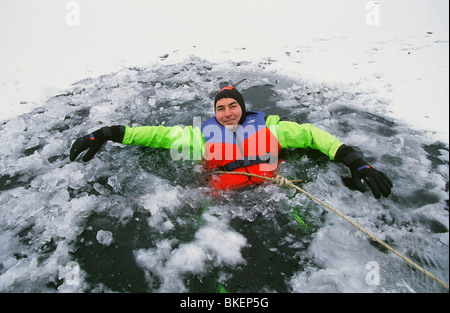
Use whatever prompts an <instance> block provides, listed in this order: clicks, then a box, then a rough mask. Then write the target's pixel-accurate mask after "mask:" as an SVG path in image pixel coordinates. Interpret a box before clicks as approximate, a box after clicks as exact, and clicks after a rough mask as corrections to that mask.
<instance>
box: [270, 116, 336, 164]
mask: <svg viewBox="0 0 450 313" xmlns="http://www.w3.org/2000/svg"><path fill="white" fill-rule="evenodd" d="M266 125H267V127H269V129H270V130H271V131H272V133H273V134H274V135H275V136H276V137H277V138H278V141H279V143H280V145H281V148H312V149H316V150H319V151H321V152H322V153H324V154H325V155H327V156H328V157H329V158H330V159H331V160H334V157H335V155H336V151H337V150H338V148H339V147H340V146H341V145H342V143H341V142H340V140H339V139H338V138H336V137H334V136H333V135H331V134H330V133H328V132H326V131H324V130H322V129H320V128H317V127H315V126H313V125H311V124H298V123H295V122H287V121H280V117H279V116H278V115H269V116H268V117H267V120H266Z"/></svg>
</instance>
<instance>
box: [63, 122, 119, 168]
mask: <svg viewBox="0 0 450 313" xmlns="http://www.w3.org/2000/svg"><path fill="white" fill-rule="evenodd" d="M124 134H125V126H111V127H102V128H100V129H98V130H96V131H94V132H92V133H90V134H89V135H86V136H83V137H81V138H78V139H77V140H75V142H74V143H73V145H72V148H71V149H70V161H74V160H75V159H76V158H77V157H78V155H80V153H81V152H83V151H84V150H86V149H88V148H89V150H88V151H87V152H86V154H85V155H84V156H83V158H82V160H83V161H84V162H87V161H89V160H90V159H92V157H93V156H94V155H95V154H96V153H97V152H98V150H100V148H101V147H102V145H103V144H104V143H105V142H106V141H108V140H112V141H115V142H122V140H123V136H124Z"/></svg>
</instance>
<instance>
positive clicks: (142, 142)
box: [122, 126, 205, 160]
mask: <svg viewBox="0 0 450 313" xmlns="http://www.w3.org/2000/svg"><path fill="white" fill-rule="evenodd" d="M122 144H125V145H139V146H146V147H150V148H164V149H171V150H174V151H178V152H179V153H180V158H181V154H184V153H188V155H189V154H191V157H192V152H194V159H198V160H200V159H201V156H202V155H203V152H204V147H205V138H204V137H203V134H202V132H201V130H200V128H199V127H193V126H186V127H180V126H171V127H166V126H141V127H138V126H136V127H129V126H126V127H125V134H124V137H123V140H122ZM176 153H177V152H174V154H173V155H172V156H173V157H174V156H175V155H176ZM186 157H187V156H186Z"/></svg>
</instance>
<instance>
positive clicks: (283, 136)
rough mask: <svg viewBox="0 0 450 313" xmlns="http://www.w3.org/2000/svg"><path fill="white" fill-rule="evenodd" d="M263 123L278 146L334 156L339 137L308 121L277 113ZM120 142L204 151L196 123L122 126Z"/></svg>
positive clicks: (188, 153)
mask: <svg viewBox="0 0 450 313" xmlns="http://www.w3.org/2000/svg"><path fill="white" fill-rule="evenodd" d="M266 125H267V127H268V128H269V129H270V130H271V132H272V133H273V134H274V135H275V136H276V137H277V138H278V141H279V143H280V146H281V148H312V149H316V150H319V151H321V152H322V153H324V154H325V155H327V156H328V157H329V158H330V159H331V160H334V157H335V155H336V151H337V150H338V148H339V147H340V146H341V145H342V143H341V142H340V141H339V139H337V138H336V137H334V136H333V135H331V134H329V133H328V132H326V131H324V130H321V129H319V128H317V127H315V126H313V125H311V124H309V123H307V124H298V123H295V122H288V121H280V117H279V116H278V115H269V116H267V119H266ZM122 144H125V145H140V146H147V147H151V148H164V149H172V150H175V151H178V152H180V154H178V153H176V154H173V155H172V156H178V157H179V158H182V157H183V158H185V159H186V158H191V159H192V158H193V159H196V160H200V159H201V157H202V156H203V153H204V151H205V138H204V136H203V134H202V131H201V129H200V125H194V126H186V127H181V126H172V127H166V126H136V127H129V126H126V127H125V134H124V137H123V140H122Z"/></svg>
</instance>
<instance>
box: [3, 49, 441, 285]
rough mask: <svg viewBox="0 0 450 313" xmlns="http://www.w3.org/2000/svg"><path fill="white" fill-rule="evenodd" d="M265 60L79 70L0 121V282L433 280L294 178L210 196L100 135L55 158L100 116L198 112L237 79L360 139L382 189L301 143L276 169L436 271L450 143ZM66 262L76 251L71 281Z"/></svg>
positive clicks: (277, 109) (165, 118)
mask: <svg viewBox="0 0 450 313" xmlns="http://www.w3.org/2000/svg"><path fill="white" fill-rule="evenodd" d="M166 57H167V56H165V57H164V58H166ZM270 62H276V61H270V60H268V61H265V63H270ZM264 66H265V64H264V62H261V63H253V62H242V63H240V64H237V63H232V62H230V63H213V62H209V61H207V60H204V59H200V58H197V57H190V58H188V59H186V60H184V61H181V62H177V63H175V64H164V61H163V60H162V61H161V63H160V64H159V65H153V66H149V67H147V68H138V67H135V68H127V69H124V70H121V71H119V72H117V73H112V74H107V75H103V76H100V77H96V78H88V79H85V80H82V81H79V82H77V83H75V84H74V85H73V86H72V87H71V88H70V89H68V90H67V91H66V92H64V93H63V94H59V95H55V96H54V97H52V98H50V99H49V100H48V101H47V102H46V103H44V105H43V106H42V107H39V108H36V109H34V110H33V111H32V112H30V113H27V114H24V115H20V116H17V117H15V118H12V119H10V120H9V121H7V122H4V123H3V124H2V125H1V128H0V134H1V137H2V141H3V143H4V145H2V148H1V151H0V152H1V154H0V156H1V164H2V168H1V173H2V176H1V181H2V187H1V193H0V204H1V206H0V207H1V211H0V212H1V218H0V221H1V237H0V238H1V241H2V244H1V250H0V256H1V268H0V274H1V275H0V288H1V290H2V291H32V292H43V291H58V290H59V291H121V292H122V291H123V292H128V291H131V292H138V291H143V292H147V291H150V292H184V291H190V292H214V291H215V288H216V286H217V283H219V284H221V285H222V286H223V287H225V288H226V289H227V290H229V291H233V292H292V291H293V292H359V291H361V292H410V291H414V292H442V291H443V288H442V287H441V286H440V285H438V284H437V283H435V282H433V281H432V280H430V278H428V277H426V276H425V275H423V274H422V273H419V272H417V271H414V270H412V269H411V268H410V267H409V266H408V265H407V264H406V263H405V262H404V261H402V260H401V259H399V258H398V257H396V256H395V255H393V254H392V253H390V252H387V251H385V249H383V248H381V247H380V246H378V245H377V244H375V243H373V242H372V241H371V240H369V239H368V238H367V237H366V236H365V235H364V234H362V233H361V232H359V231H358V230H356V229H354V228H353V227H352V226H351V225H349V224H348V223H346V222H345V221H343V220H341V219H340V218H339V217H338V216H336V215H334V214H333V213H332V212H329V211H327V209H325V208H323V207H321V206H320V205H318V204H316V203H314V202H312V201H311V200H309V199H307V198H306V197H305V196H304V195H302V194H299V193H295V192H294V191H292V190H287V189H280V188H278V187H277V186H274V185H269V184H263V185H261V186H258V187H252V188H249V189H246V190H242V191H238V192H235V193H232V194H229V195H226V196H225V197H223V198H221V199H215V198H211V197H210V196H209V195H208V190H207V189H206V188H205V187H204V185H203V180H204V177H202V174H201V172H200V171H199V170H198V163H197V162H194V161H186V160H184V161H173V160H171V157H170V153H169V151H167V150H160V149H151V148H145V147H131V146H123V145H120V144H112V143H108V144H107V145H105V146H104V149H102V151H101V152H100V153H99V154H98V155H97V157H96V158H94V159H93V160H92V161H90V162H88V163H82V162H70V161H69V160H68V151H69V149H70V145H71V144H72V142H73V141H74V139H75V138H77V137H79V136H82V135H85V134H86V133H88V132H89V131H92V130H95V129H97V128H99V127H101V126H104V125H115V124H122V125H130V126H133V125H156V124H164V125H166V126H171V125H189V124H192V119H193V117H200V118H202V120H204V119H206V118H208V117H209V116H211V114H213V111H212V105H211V103H212V99H213V96H214V94H215V92H216V91H217V89H218V88H219V86H222V85H224V84H229V83H232V84H238V83H239V85H238V88H239V89H240V90H241V91H242V93H243V96H244V98H245V99H246V101H247V103H248V107H249V109H251V110H262V111H265V112H266V113H267V114H279V115H280V117H281V119H284V120H290V121H296V122H299V123H303V122H310V123H312V124H314V125H316V126H318V127H321V128H323V129H325V130H327V131H329V132H331V133H332V134H334V135H335V136H337V137H339V138H341V140H342V141H343V142H345V143H347V144H349V145H354V146H357V147H359V148H360V149H361V150H362V151H363V152H364V155H365V158H366V159H367V160H368V161H369V162H370V163H371V164H372V165H373V166H375V167H377V168H379V169H381V170H383V171H384V172H385V173H386V174H387V175H388V176H389V177H391V178H392V181H393V182H394V190H393V194H392V195H391V196H390V197H389V198H387V199H381V200H376V199H374V198H373V197H372V196H371V195H369V193H365V194H362V193H360V192H357V191H352V190H350V189H349V188H347V187H346V186H344V181H345V179H343V177H345V176H349V172H348V170H347V169H346V168H345V167H344V166H342V165H341V164H337V163H334V162H331V161H328V160H327V158H326V157H325V156H323V155H321V154H320V153H317V152H314V151H310V150H289V151H284V153H283V158H284V159H285V160H286V162H285V164H284V165H283V166H282V167H281V169H280V173H281V174H283V175H285V176H287V177H290V178H302V179H306V180H307V181H308V182H307V183H305V184H304V185H303V186H304V188H305V189H306V190H309V191H310V192H311V193H313V194H314V195H316V196H317V197H319V198H321V199H322V200H324V201H325V202H327V203H329V204H331V205H332V206H334V207H335V208H337V209H339V210H341V212H342V213H344V214H345V215H347V216H349V217H350V218H352V219H353V220H355V221H356V222H357V223H359V224H360V225H361V226H362V227H365V228H367V229H368V230H369V231H371V232H372V233H374V234H375V235H376V236H377V237H379V238H380V239H382V240H384V241H386V242H387V243H388V244H390V245H392V246H393V247H394V248H396V249H397V250H399V251H400V252H401V253H403V254H405V255H406V256H408V257H409V258H411V259H412V260H414V261H415V262H417V263H419V264H421V265H422V266H424V267H425V268H426V269H428V270H429V271H431V272H432V273H435V275H436V276H438V277H440V278H441V279H443V280H444V281H445V280H446V279H448V264H449V254H448V145H447V144H446V143H443V142H440V141H436V140H435V139H434V138H433V136H432V133H429V132H425V131H419V130H415V129H413V128H411V127H409V126H406V125H403V124H401V123H398V122H397V121H395V120H394V119H392V118H389V117H387V116H386V114H385V110H386V105H387V104H386V103H385V101H380V99H379V98H378V95H377V93H376V92H374V91H370V90H365V89H364V88H362V89H360V88H359V86H358V85H354V84H352V85H345V84H340V85H333V84H318V83H314V82H309V81H305V80H302V79H292V78H290V77H287V76H283V75H280V74H278V73H275V72H272V71H268V70H265V69H264ZM296 217H300V218H301V219H302V220H303V222H304V224H303V223H299V222H298V221H297V220H296ZM305 224H306V225H305ZM70 262H76V263H70ZM368 262H376V263H377V264H378V265H379V273H380V283H379V284H378V285H371V284H370V283H367V281H366V276H367V275H368V273H369V270H367V269H366V264H367V263H368ZM67 264H78V266H79V273H78V272H77V275H78V276H77V279H79V281H77V284H73V283H72V281H71V280H68V277H69V276H70V275H69V274H73V273H72V272H73V267H71V266H66V265H67ZM68 275H69V276H68ZM72 276H73V275H72ZM72 276H70V277H72Z"/></svg>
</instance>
